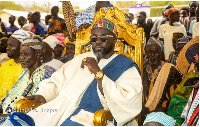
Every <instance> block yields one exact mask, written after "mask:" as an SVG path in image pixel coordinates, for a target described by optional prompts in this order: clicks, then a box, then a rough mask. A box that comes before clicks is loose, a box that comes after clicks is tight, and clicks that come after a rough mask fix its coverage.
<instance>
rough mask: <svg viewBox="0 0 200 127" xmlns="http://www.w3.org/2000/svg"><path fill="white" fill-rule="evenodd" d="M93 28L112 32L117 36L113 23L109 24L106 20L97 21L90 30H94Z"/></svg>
mask: <svg viewBox="0 0 200 127" xmlns="http://www.w3.org/2000/svg"><path fill="white" fill-rule="evenodd" d="M95 28H104V29H107V30H109V31H111V32H113V33H114V34H115V35H116V36H117V27H116V26H115V24H114V23H112V22H110V21H109V20H107V19H104V18H103V19H100V20H99V21H97V22H96V23H95V24H94V25H93V26H92V29H91V31H92V30H94V29H95Z"/></svg>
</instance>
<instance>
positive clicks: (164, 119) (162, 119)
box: [143, 112, 176, 126]
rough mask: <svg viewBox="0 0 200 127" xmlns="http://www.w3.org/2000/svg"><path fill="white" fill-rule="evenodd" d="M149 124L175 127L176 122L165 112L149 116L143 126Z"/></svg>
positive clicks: (153, 113)
mask: <svg viewBox="0 0 200 127" xmlns="http://www.w3.org/2000/svg"><path fill="white" fill-rule="evenodd" d="M149 122H158V123H160V124H162V125H164V126H174V125H175V123H176V121H175V120H174V119H173V118H172V117H171V116H168V115H166V114H165V113H163V112H152V113H150V114H148V115H147V117H146V119H145V121H144V123H143V125H145V124H146V123H149Z"/></svg>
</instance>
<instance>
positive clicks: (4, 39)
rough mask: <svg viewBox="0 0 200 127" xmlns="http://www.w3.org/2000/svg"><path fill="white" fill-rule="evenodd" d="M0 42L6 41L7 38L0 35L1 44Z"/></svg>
mask: <svg viewBox="0 0 200 127" xmlns="http://www.w3.org/2000/svg"><path fill="white" fill-rule="evenodd" d="M1 42H6V43H7V42H8V38H7V37H2V38H1V39H0V44H1Z"/></svg>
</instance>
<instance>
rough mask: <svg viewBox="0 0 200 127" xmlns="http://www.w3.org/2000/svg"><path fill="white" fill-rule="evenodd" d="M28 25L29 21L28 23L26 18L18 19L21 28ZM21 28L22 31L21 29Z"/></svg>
mask: <svg viewBox="0 0 200 127" xmlns="http://www.w3.org/2000/svg"><path fill="white" fill-rule="evenodd" d="M26 23H27V21H26V18H25V17H23V16H20V17H19V18H18V24H19V25H20V26H21V28H23V26H24V25H25V24H26ZM21 28H20V29H21Z"/></svg>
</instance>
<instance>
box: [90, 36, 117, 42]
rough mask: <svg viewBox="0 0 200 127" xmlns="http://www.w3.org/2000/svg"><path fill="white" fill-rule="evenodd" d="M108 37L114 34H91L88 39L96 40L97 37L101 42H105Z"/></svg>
mask: <svg viewBox="0 0 200 127" xmlns="http://www.w3.org/2000/svg"><path fill="white" fill-rule="evenodd" d="M108 37H114V36H113V35H101V36H96V35H91V36H90V40H91V42H97V39H98V38H100V40H101V42H106V41H107V40H108Z"/></svg>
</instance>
